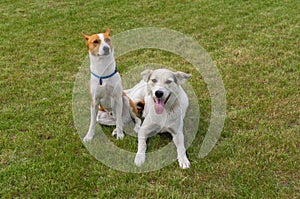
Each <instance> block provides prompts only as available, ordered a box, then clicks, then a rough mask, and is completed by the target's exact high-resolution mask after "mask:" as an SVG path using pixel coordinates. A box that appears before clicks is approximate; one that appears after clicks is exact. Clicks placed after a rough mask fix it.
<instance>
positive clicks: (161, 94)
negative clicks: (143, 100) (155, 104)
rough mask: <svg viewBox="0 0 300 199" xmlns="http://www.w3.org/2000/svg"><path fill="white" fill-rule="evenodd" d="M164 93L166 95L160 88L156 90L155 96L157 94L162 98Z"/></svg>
mask: <svg viewBox="0 0 300 199" xmlns="http://www.w3.org/2000/svg"><path fill="white" fill-rule="evenodd" d="M163 95H164V92H162V91H160V90H157V91H155V96H156V97H157V98H161V97H162V96H163Z"/></svg>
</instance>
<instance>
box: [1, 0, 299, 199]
mask: <svg viewBox="0 0 300 199" xmlns="http://www.w3.org/2000/svg"><path fill="white" fill-rule="evenodd" d="M299 7H300V3H299V1H295V0H290V1H288V0H287V1H274V0H272V1H259V0H253V1H241V0H236V1H231V0H230V1H208V0H206V1H205V0H203V1H190V2H187V3H183V2H181V1H169V2H161V1H151V2H147V1H143V0H142V1H130V2H122V1H103V2H99V1H79V0H78V1H71V2H68V1H65V2H57V1H29V2H26V3H25V2H24V1H1V3H0V21H1V23H0V33H1V36H0V64H1V66H0V70H1V71H0V88H1V93H0V104H1V108H0V110H1V114H0V132H1V136H0V197H3V198H15V197H21V198H23V197H26V198H27V197H28V198H33V197H39V198H44V197H71V198H74V197H78V198H90V197H98V198H114V197H116V198H134V197H138V198H141V197H144V198H204V197H205V198H232V197H238V198H299V197H300V181H299V179H300V173H299V169H300V168H299V165H300V160H299V157H300V156H299V154H300V153H299V152H300V151H299V149H300V146H299V141H300V134H299V132H300V123H299V121H300V79H299V77H300V64H299V63H300V56H299V55H300V48H299V46H300V41H299V38H300V30H299V21H300V15H299V11H298V10H299V9H298V8H299ZM107 27H110V28H111V32H112V34H118V33H121V32H123V31H125V30H130V29H133V28H141V27H162V28H169V29H173V30H176V31H179V32H181V33H183V34H186V35H188V36H190V37H192V38H193V39H195V40H196V41H198V42H199V43H200V44H201V45H202V46H203V47H204V48H205V49H206V50H207V52H208V53H209V54H210V55H211V57H212V59H213V60H214V62H215V63H216V66H217V67H218V69H219V71H220V73H221V76H222V78H223V81H224V85H225V89H226V100H227V118H226V122H225V126H224V129H223V132H222V134H221V138H220V139H219V141H218V145H217V146H216V147H214V149H213V151H212V152H211V153H209V155H208V156H206V157H205V158H204V159H199V158H198V152H199V149H200V143H201V142H202V141H203V138H204V136H205V133H206V131H207V128H208V125H209V119H210V115H211V114H210V98H209V92H208V90H207V89H206V86H205V83H204V82H203V80H202V79H200V77H197V76H195V77H193V78H192V79H191V80H189V82H190V83H191V85H192V86H193V87H194V88H201V89H197V91H198V92H197V93H196V94H197V96H198V98H199V106H200V112H201V119H200V128H199V131H198V134H197V136H196V139H195V140H194V142H193V144H192V145H191V147H190V148H189V149H188V156H189V158H190V160H191V163H192V165H191V166H192V167H191V169H190V170H187V171H186V170H181V169H180V168H179V167H178V164H177V162H174V163H173V164H171V165H169V166H167V167H164V168H163V169H161V170H158V171H153V172H150V173H145V174H134V173H124V172H120V171H116V170H113V169H111V168H109V167H107V166H105V165H104V164H102V163H101V162H99V161H97V160H96V159H95V158H94V157H92V156H91V155H90V154H89V152H88V151H87V149H86V148H85V147H84V145H83V144H82V142H81V140H80V137H79V135H78V133H77V131H76V129H75V127H74V123H73V115H72V91H73V83H74V81H75V77H76V74H77V72H78V69H79V67H80V65H81V64H82V62H83V61H84V60H85V58H86V55H87V52H86V47H85V46H84V40H83V39H82V37H81V34H80V32H81V31H85V32H86V33H88V34H92V33H96V32H99V31H104V30H105V29H106V28H107ZM117 62H118V65H119V66H120V67H119V68H120V70H121V72H122V73H125V72H126V71H128V70H129V69H130V67H132V66H136V65H139V64H144V63H149V62H150V63H151V62H156V63H161V64H165V65H167V66H172V67H175V68H182V69H183V70H185V71H188V70H189V69H188V68H189V64H188V63H186V62H185V61H184V60H182V59H181V58H179V57H177V56H174V55H172V54H170V53H166V52H162V51H159V50H139V51H137V52H132V53H129V54H128V55H127V56H122V57H120V58H118V60H117ZM188 72H189V71H188ZM191 72H192V71H191ZM199 79H200V80H199ZM107 136H110V135H109V133H107ZM111 140H112V141H113V142H115V143H116V145H118V146H120V147H123V148H124V149H128V150H133V151H135V149H136V145H137V143H136V142H135V141H134V140H132V139H131V138H130V137H129V136H127V137H126V138H125V139H124V141H115V140H114V139H113V138H112V139H111ZM169 140H170V138H169V137H168V136H158V137H155V138H153V139H152V140H150V141H149V145H150V146H149V148H150V150H155V147H157V148H159V147H161V146H163V145H164V144H166V143H168V142H169ZM126 144H129V146H126Z"/></svg>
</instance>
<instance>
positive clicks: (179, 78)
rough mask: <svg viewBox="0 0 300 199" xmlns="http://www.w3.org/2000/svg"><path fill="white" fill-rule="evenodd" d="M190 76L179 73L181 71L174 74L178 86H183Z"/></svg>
mask: <svg viewBox="0 0 300 199" xmlns="http://www.w3.org/2000/svg"><path fill="white" fill-rule="evenodd" d="M191 76H192V75H191V74H187V73H184V72H181V71H177V72H176V73H175V78H176V82H177V84H179V85H181V84H183V83H184V82H185V80H187V79H188V78H190V77H191Z"/></svg>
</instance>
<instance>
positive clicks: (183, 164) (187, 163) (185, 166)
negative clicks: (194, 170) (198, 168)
mask: <svg viewBox="0 0 300 199" xmlns="http://www.w3.org/2000/svg"><path fill="white" fill-rule="evenodd" d="M178 162H179V166H180V168H182V169H189V168H190V165H191V163H190V161H189V160H188V158H187V157H186V156H185V157H182V158H179V159H178Z"/></svg>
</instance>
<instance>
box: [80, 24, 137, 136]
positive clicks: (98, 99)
mask: <svg viewBox="0 0 300 199" xmlns="http://www.w3.org/2000/svg"><path fill="white" fill-rule="evenodd" d="M82 36H83V37H84V39H85V40H86V45H87V47H88V52H89V58H90V70H91V79H90V94H91V98H92V102H91V121H90V126H89V130H88V132H87V134H86V136H85V137H84V139H83V141H85V142H87V141H90V140H91V139H93V137H94V134H95V125H96V117H97V113H98V107H99V105H101V107H102V108H103V109H104V110H106V111H107V112H112V113H113V115H115V117H116V129H114V130H113V132H112V134H113V135H116V137H117V139H123V137H124V133H123V125H124V122H123V117H125V118H128V115H130V116H131V117H132V118H134V120H135V123H136V126H135V130H138V129H139V126H140V124H141V120H140V119H139V118H138V117H137V116H136V115H135V114H134V113H133V110H132V108H131V106H130V104H129V101H128V99H127V98H126V97H124V94H123V88H122V82H121V77H120V74H119V73H118V71H117V68H116V62H115V58H114V51H113V47H112V42H111V38H110V30H109V29H107V30H106V32H105V33H99V34H94V35H91V36H88V35H86V34H84V33H82Z"/></svg>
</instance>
